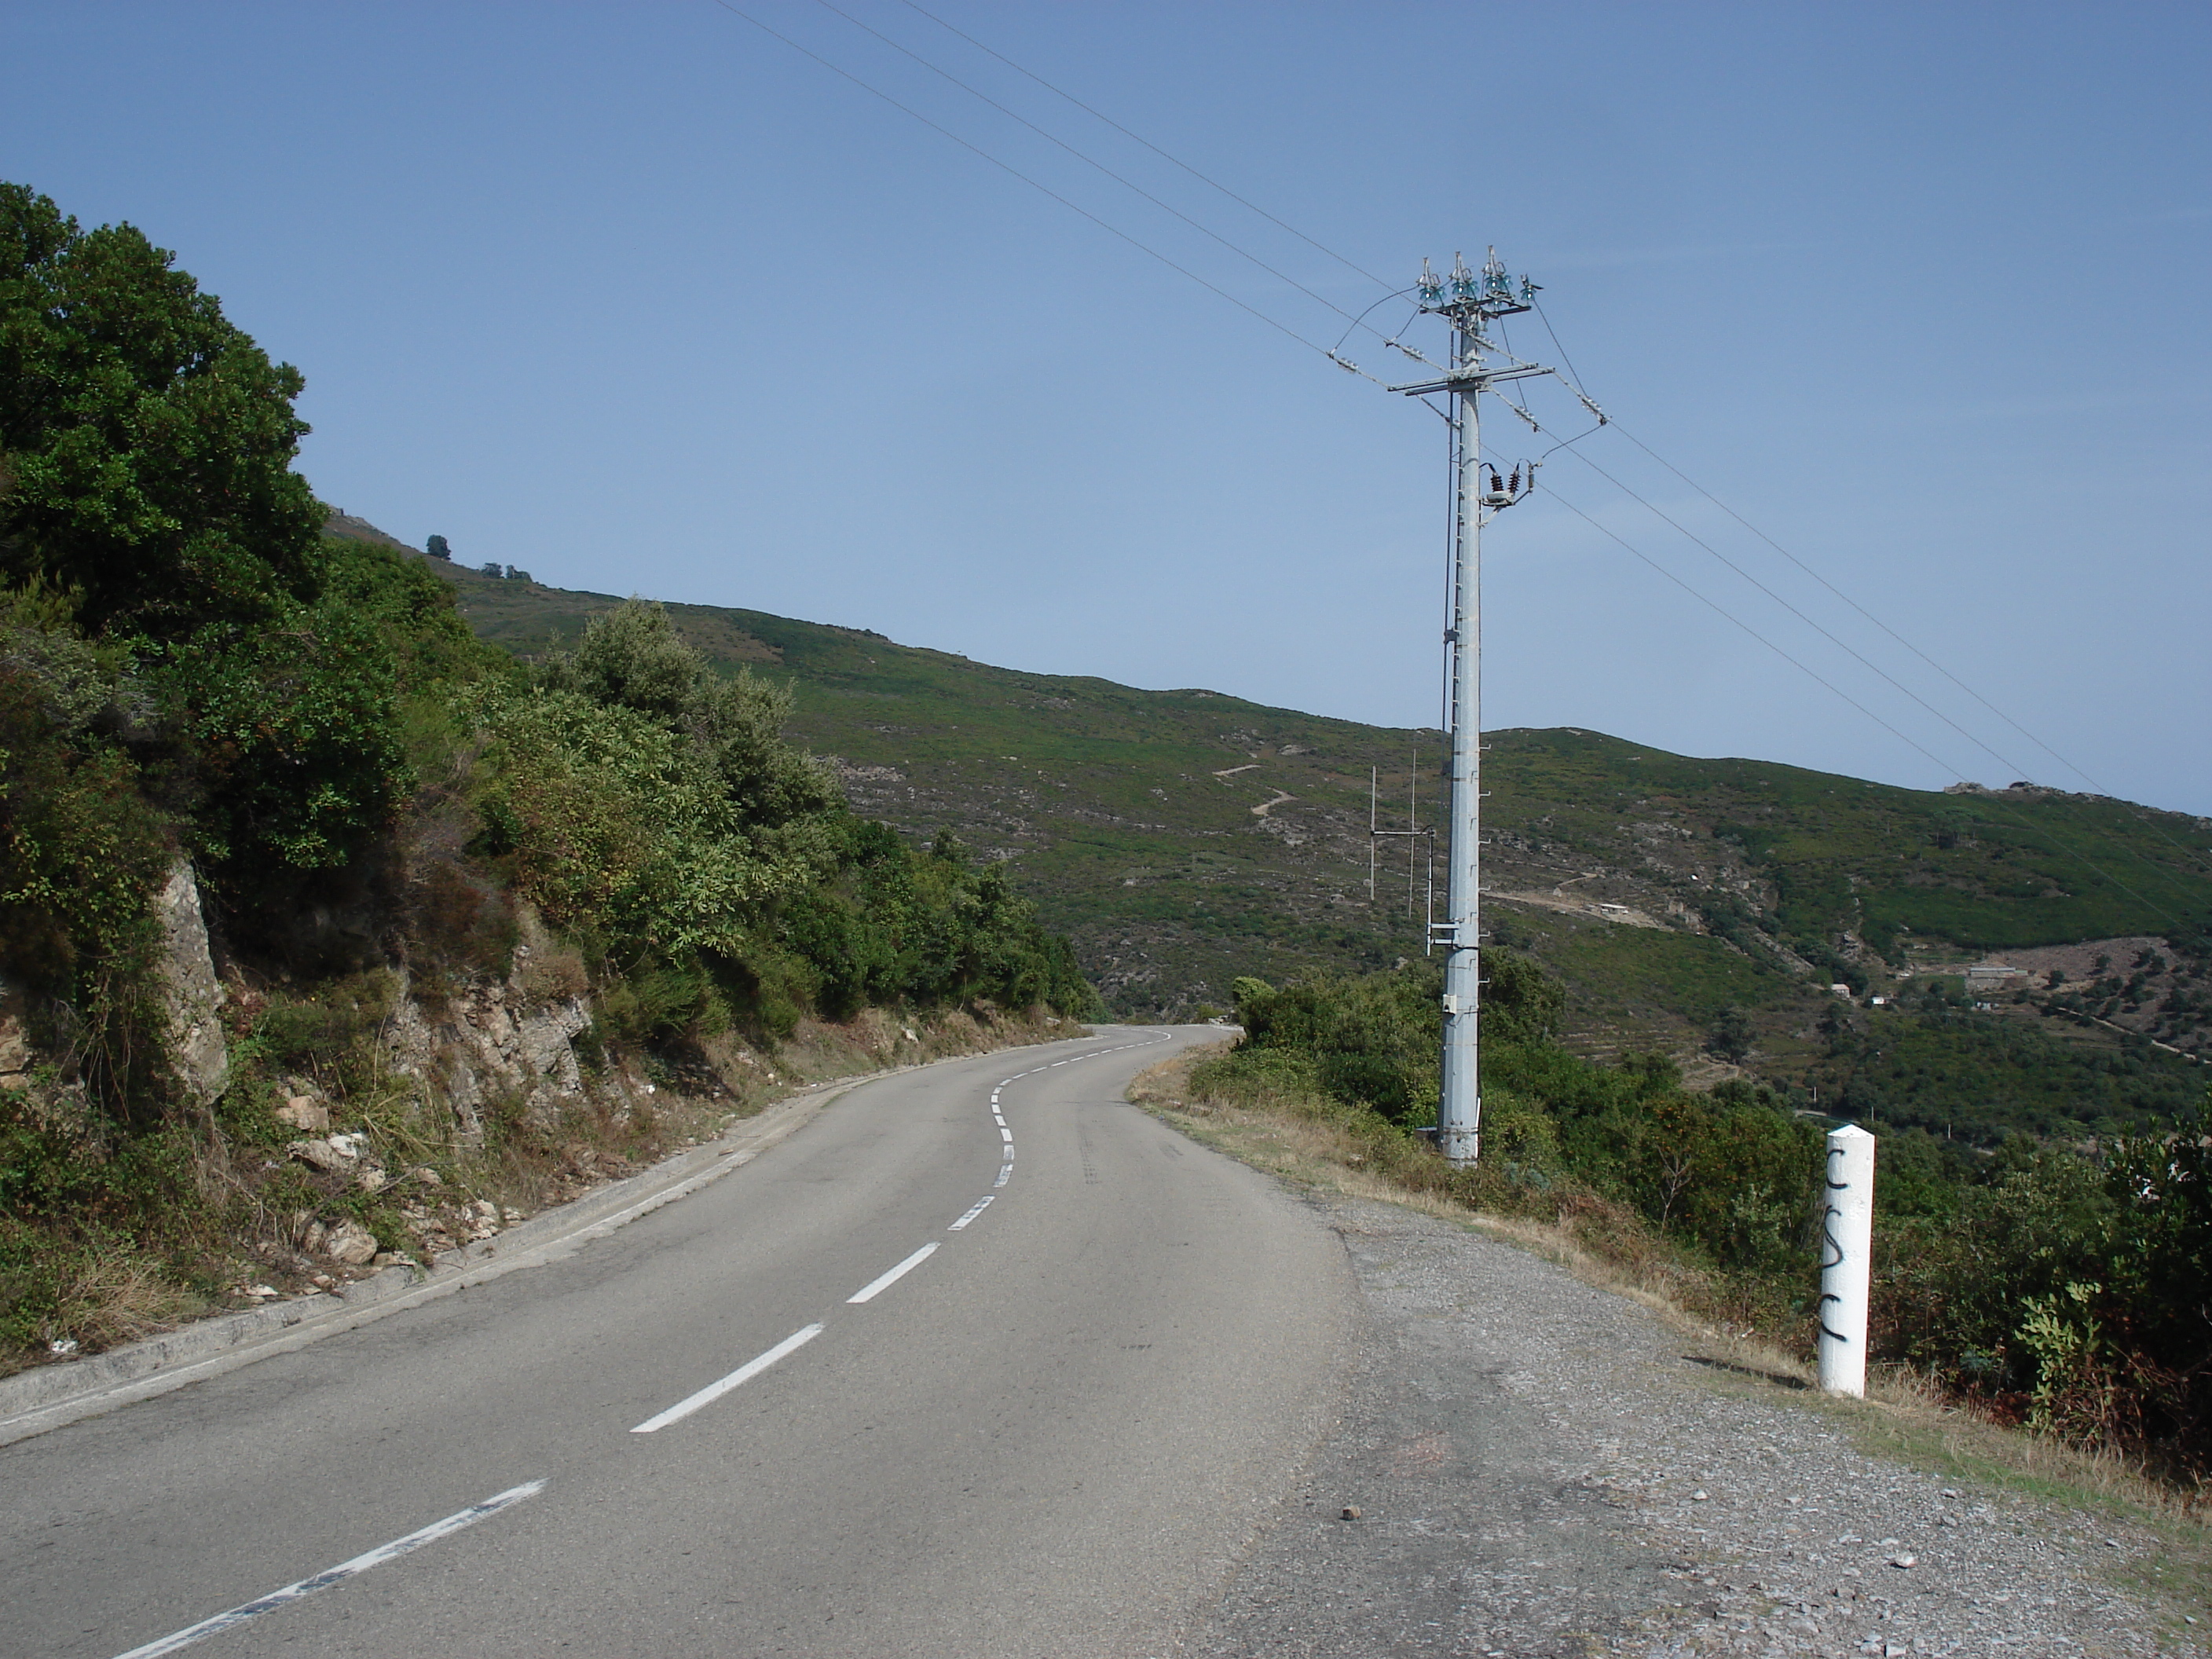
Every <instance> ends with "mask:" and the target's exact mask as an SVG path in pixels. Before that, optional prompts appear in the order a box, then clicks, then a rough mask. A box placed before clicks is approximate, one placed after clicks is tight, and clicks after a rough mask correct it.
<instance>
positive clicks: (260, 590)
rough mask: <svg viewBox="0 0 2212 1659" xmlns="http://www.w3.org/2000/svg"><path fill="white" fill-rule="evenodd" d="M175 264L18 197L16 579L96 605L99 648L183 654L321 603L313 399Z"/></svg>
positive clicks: (10, 401) (2, 307)
mask: <svg viewBox="0 0 2212 1659" xmlns="http://www.w3.org/2000/svg"><path fill="white" fill-rule="evenodd" d="M173 258H174V256H173V254H171V253H169V252H167V251H165V250H163V249H161V248H157V247H155V246H153V245H152V244H151V243H150V242H149V241H148V240H146V238H145V236H144V235H143V234H141V233H140V232H139V231H137V229H135V228H132V227H131V226H129V225H107V226H102V227H101V228H99V229H96V230H90V231H88V230H84V229H82V228H80V227H79V226H78V224H77V222H76V220H75V219H72V218H68V217H65V216H64V215H63V214H62V212H61V211H60V210H59V209H58V208H57V207H56V206H55V205H54V204H53V203H52V201H51V200H49V199H48V198H47V197H44V196H40V195H39V194H37V193H36V192H34V191H32V190H30V189H29V188H27V186H25V185H11V184H0V574H4V575H5V576H6V577H7V578H8V579H9V580H11V581H13V582H15V583H17V584H20V583H21V582H23V581H25V580H28V579H30V578H32V577H33V576H36V577H40V578H43V579H44V580H47V581H49V582H51V583H52V584H53V585H55V586H57V587H58V588H60V589H63V590H66V591H71V592H76V593H77V594H79V595H81V599H80V600H79V612H80V616H81V617H82V622H83V623H84V625H85V626H86V628H87V629H88V630H89V631H92V632H94V633H109V634H136V635H145V636H147V637H149V638H153V639H156V640H175V639H181V638H185V637H188V636H189V635H191V634H193V633H194V632H196V631H197V630H198V629H200V628H202V627H204V626H206V625H208V624H210V623H228V624H232V625H246V626H250V625H254V624H258V623H264V622H265V621H267V620H268V619H269V618H270V617H272V616H273V615H276V614H277V613H278V612H280V611H282V610H283V608H284V606H285V605H287V604H288V603H290V604H300V603H305V602H308V601H311V600H312V599H313V598H314V597H315V592H316V587H317V583H316V568H315V553H316V549H317V543H318V540H319V534H320V530H321V526H322V522H323V519H324V516H325V513H324V509H323V508H322V507H321V506H320V505H319V503H317V501H315V499H314V496H313V494H312V492H310V490H309V489H308V488H307V481H306V480H305V479H303V478H301V477H300V476H299V475H298V474H297V473H295V472H294V471H292V470H291V462H292V459H293V457H294V455H295V454H296V453H298V449H299V441H300V439H301V435H304V434H305V433H306V432H307V425H306V423H305V422H302V421H301V420H300V419H299V418H298V417H297V416H295V414H294V413H293V410H292V400H293V399H294V398H296V397H298V396H299V394H300V392H301V389H302V387H303V386H304V384H305V382H304V381H302V380H301V376H300V374H299V371H298V370H296V369H295V368H292V367H291V366H290V365H289V364H288V363H272V362H270V360H269V358H268V356H267V355H266V354H265V353H264V352H263V351H262V350H261V349H260V348H259V347H258V346H257V345H255V344H254V343H253V342H252V340H251V339H250V338H248V337H246V335H245V334H244V333H242V332H241V331H239V330H238V329H237V328H235V327H234V326H233V325H231V324H230V323H229V322H228V320H227V319H225V318H224V316H223V314H222V306H221V305H220V304H219V303H218V302H217V301H216V299H215V297H214V296H213V295H208V294H203V293H201V292H200V290H199V287H198V284H197V283H195V282H193V280H192V279H191V277H190V276H186V275H185V273H184V272H182V271H179V270H173V269H172V264H173Z"/></svg>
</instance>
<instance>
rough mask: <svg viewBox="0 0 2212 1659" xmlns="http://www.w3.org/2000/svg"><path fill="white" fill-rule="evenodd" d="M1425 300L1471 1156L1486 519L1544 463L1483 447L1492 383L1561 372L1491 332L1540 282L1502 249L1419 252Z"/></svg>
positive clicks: (1465, 1129)
mask: <svg viewBox="0 0 2212 1659" xmlns="http://www.w3.org/2000/svg"><path fill="white" fill-rule="evenodd" d="M1419 293H1420V304H1421V310H1422V311H1423V312H1425V313H1428V314H1430V315H1432V316H1437V317H1442V318H1444V319H1446V320H1448V321H1449V323H1450V324H1451V327H1452V348H1451V363H1450V368H1449V371H1448V372H1447V373H1446V374H1445V375H1444V377H1443V379H1442V380H1429V381H1424V382H1423V383H1421V384H1420V385H1418V386H1393V387H1391V388H1390V389H1391V390H1392V391H1393V392H1404V393H1406V394H1407V396H1409V397H1431V396H1434V395H1436V394H1437V393H1439V392H1441V393H1444V394H1447V395H1449V397H1450V398H1451V399H1452V403H1453V409H1452V432H1453V443H1452V472H1453V481H1454V482H1453V512H1452V550H1451V551H1452V580H1451V595H1450V622H1449V626H1448V627H1447V628H1446V629H1445V630H1444V650H1445V653H1446V659H1447V665H1448V669H1449V672H1448V675H1447V683H1448V684H1449V686H1450V693H1449V697H1450V702H1449V708H1447V709H1446V710H1445V712H1444V719H1445V725H1446V726H1447V728H1448V729H1449V732H1450V733H1451V777H1450V803H1449V817H1448V829H1447V835H1448V847H1449V851H1448V853H1447V854H1446V866H1445V867H1446V872H1447V873H1446V877H1445V886H1444V915H1443V919H1442V920H1441V921H1432V922H1431V924H1430V939H1431V944H1432V945H1437V946H1441V947H1442V948H1443V952H1444V987H1443V1026H1444V1042H1443V1097H1442V1098H1441V1099H1440V1100H1439V1102H1438V1103H1437V1148H1438V1149H1439V1150H1440V1151H1441V1152H1443V1155H1444V1156H1445V1157H1446V1158H1449V1159H1450V1160H1451V1161H1452V1162H1453V1163H1454V1164H1473V1163H1474V1161H1475V1159H1476V1158H1477V1157H1478V1156H1479V1155H1480V1152H1481V1146H1482V1134H1481V1128H1482V1087H1481V1070H1480V1052H1479V1048H1478V1046H1477V1036H1476V1018H1477V1013H1478V1010H1479V1008H1480V1003H1481V995H1482V951H1481V942H1482V935H1481V915H1480V911H1481V876H1482V848H1481V836H1482V530H1483V526H1485V525H1486V524H1488V523H1489V522H1490V520H1492V519H1493V518H1495V517H1497V515H1498V513H1501V512H1503V511H1504V509H1505V508H1507V507H1511V506H1513V505H1514V504H1515V503H1516V502H1517V501H1522V500H1523V499H1525V498H1526V496H1527V495H1528V492H1529V490H1530V489H1533V488H1534V484H1535V468H1534V465H1533V464H1529V463H1524V464H1522V465H1518V466H1515V467H1513V468H1512V469H1511V470H1510V474H1509V475H1507V476H1504V477H1501V476H1500V475H1499V473H1498V469H1497V468H1496V467H1495V466H1493V465H1490V463H1488V462H1487V461H1486V460H1485V459H1484V458H1483V454H1482V422H1481V410H1480V401H1481V397H1482V394H1483V393H1484V392H1487V391H1490V390H1492V388H1493V387H1495V386H1498V385H1499V384H1501V383H1503V382H1504V381H1508V380H1526V379H1528V378H1529V377H1530V376H1532V375H1537V374H1551V373H1552V372H1553V371H1552V370H1551V369H1549V368H1545V367H1543V366H1542V365H1541V364H1536V363H1529V362H1522V361H1521V360H1520V359H1519V358H1516V357H1515V356H1512V354H1511V353H1510V352H1507V351H1504V349H1501V348H1500V347H1499V346H1498V345H1497V344H1496V343H1493V342H1492V340H1491V338H1490V337H1489V334H1488V330H1489V329H1490V327H1491V325H1492V324H1494V323H1496V322H1497V321H1498V319H1500V318H1503V317H1510V316H1512V315H1514V314H1516V313H1519V312H1523V311H1527V310H1528V309H1529V308H1530V307H1531V305H1532V303H1533V302H1534V299H1535V295H1536V287H1535V284H1534V283H1531V282H1530V281H1529V280H1528V278H1527V277H1526V276H1523V277H1522V278H1521V281H1520V285H1519V287H1518V288H1517V289H1516V287H1515V285H1514V283H1513V282H1512V280H1511V279H1510V277H1509V276H1507V275H1506V272H1505V267H1504V264H1501V263H1500V262H1499V260H1498V250H1497V249H1495V248H1492V250H1491V251H1490V258H1489V259H1488V260H1487V261H1486V263H1485V264H1484V265H1483V267H1482V269H1481V270H1468V268H1467V261H1466V260H1465V259H1463V258H1457V257H1455V258H1454V259H1453V261H1452V270H1451V274H1450V275H1449V276H1437V274H1436V272H1435V271H1434V270H1431V269H1430V267H1429V263H1428V261H1427V260H1425V259H1424V260H1423V261H1422V262H1421V278H1420V284H1419Z"/></svg>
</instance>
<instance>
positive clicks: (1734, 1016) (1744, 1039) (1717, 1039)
mask: <svg viewBox="0 0 2212 1659" xmlns="http://www.w3.org/2000/svg"><path fill="white" fill-rule="evenodd" d="M1752 1035H1753V1034H1752V1029H1751V1016H1750V1015H1748V1014H1747V1013H1745V1012H1744V1011H1743V1010H1742V1009H1741V1008H1739V1007H1737V1006H1735V1004H1734V1003H1730V1004H1729V1006H1727V1007H1725V1008H1723V1009H1722V1010H1721V1011H1720V1012H1719V1013H1717V1014H1716V1015H1715V1016H1714V1017H1713V1023H1712V1024H1711V1027H1710V1028H1708V1030H1707V1033H1706V1037H1705V1047H1706V1048H1710V1049H1711V1050H1712V1052H1713V1053H1714V1054H1717V1055H1719V1056H1720V1057H1721V1058H1722V1059H1723V1060H1728V1061H1729V1062H1730V1063H1731V1064H1737V1063H1741V1060H1743V1057H1744V1056H1745V1055H1746V1054H1749V1053H1750V1052H1751V1042H1752Z"/></svg>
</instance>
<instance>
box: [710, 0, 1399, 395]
mask: <svg viewBox="0 0 2212 1659" xmlns="http://www.w3.org/2000/svg"><path fill="white" fill-rule="evenodd" d="M714 3H715V4H716V5H718V6H720V8H721V9H723V10H724V11H726V12H728V13H729V14H730V15H732V17H739V18H743V19H744V21H746V22H748V23H750V24H751V25H752V26H753V27H755V28H757V29H758V30H759V31H760V32H761V33H763V34H765V35H768V36H769V37H770V38H771V39H774V40H781V42H782V43H783V44H784V45H785V46H789V47H790V48H791V49H792V50H793V52H797V53H799V56H801V57H802V58H811V59H813V60H814V62H816V63H817V64H821V65H822V67H823V69H826V70H829V72H830V73H831V74H832V75H835V76H839V77H840V78H841V79H843V80H847V81H850V82H852V83H853V84H854V86H856V87H858V88H860V90H861V91H863V92H865V93H866V94H869V95H870V96H871V97H874V98H879V99H881V100H883V101H884V103H886V104H889V105H890V106H891V107H892V108H893V109H895V110H896V111H898V112H899V113H900V114H902V115H907V116H911V117H912V118H914V119H915V120H917V121H919V122H921V125H924V126H926V127H927V128H928V129H929V130H930V131H932V132H934V133H937V134H939V135H940V136H941V137H946V138H949V139H951V141H952V142H953V143H956V144H957V145H959V146H960V148H961V149H964V150H967V151H969V153H970V154H972V155H978V156H981V158H982V159H983V160H984V161H988V162H989V163H990V164H991V165H992V166H993V167H996V168H998V169H999V171H1000V172H1001V173H1005V174H1006V175H1007V176H1008V177H1009V178H1012V179H1019V180H1021V182H1022V183H1024V184H1025V185H1028V186H1029V187H1030V189H1031V190H1034V191H1036V192H1037V193H1038V194H1039V195H1042V196H1049V197H1051V198H1052V199H1053V200H1054V201H1055V202H1057V203H1059V204H1060V205H1061V206H1062V207H1064V208H1066V209H1067V210H1069V211H1070V212H1072V213H1079V214H1081V215H1082V216H1084V217H1085V218H1086V219H1088V220H1089V221H1091V223H1092V224H1094V225H1096V226H1097V227H1098V228H1099V229H1101V230H1103V231H1104V232H1106V233H1107V234H1109V235H1110V236H1115V237H1118V238H1120V239H1121V240H1122V241H1125V242H1127V244H1128V245H1129V246H1131V247H1133V248H1135V249H1136V250H1137V251H1138V252H1139V253H1146V254H1149V255H1151V256H1152V258H1155V259H1157V260H1158V261H1159V262H1160V263H1161V264H1164V265H1165V266H1166V267H1167V268H1168V269H1169V270H1172V271H1174V272H1176V274H1177V275H1178V276H1188V277H1189V278H1190V280H1191V281H1192V282H1194V283H1197V284H1198V285H1199V286H1200V288H1202V289H1206V291H1207V292H1208V293H1210V294H1213V295H1218V296H1219V297H1220V298H1222V299H1224V300H1226V301H1229V303H1230V304H1231V305H1232V306H1235V307H1237V309H1238V310H1239V311H1242V312H1245V313H1249V314H1250V315H1251V316H1253V317H1255V318H1257V319H1259V320H1260V321H1261V322H1263V323H1265V324H1266V325H1267V326H1268V327H1269V328H1272V329H1273V330H1274V331H1276V332H1277V333H1278V334H1285V335H1288V336H1289V337H1291V339H1293V340H1296V341H1297V343H1299V344H1300V345H1302V346H1304V347H1305V348H1306V349H1307V350H1309V351H1313V352H1317V353H1319V354H1320V355H1321V356H1324V357H1326V358H1328V360H1329V361H1330V362H1333V363H1334V364H1335V365H1336V366H1337V367H1338V368H1341V369H1344V370H1346V372H1347V373H1350V374H1357V375H1358V376H1359V378H1360V379H1361V380H1373V381H1374V382H1375V384H1376V385H1377V386H1381V385H1382V384H1383V382H1382V381H1381V380H1379V379H1377V378H1376V376H1375V375H1372V374H1369V373H1368V372H1367V371H1366V370H1365V369H1364V368H1360V367H1359V365H1358V364H1357V363H1354V362H1351V361H1350V360H1348V359H1346V358H1344V357H1340V356H1337V354H1336V353H1334V352H1333V351H1331V350H1330V349H1328V347H1327V346H1325V345H1322V344H1320V343H1318V342H1316V341H1313V340H1309V339H1308V338H1306V337H1305V336H1304V335H1303V334H1301V333H1299V332H1298V331H1297V330H1296V329H1294V328H1292V327H1291V326H1290V325H1289V324H1287V323H1279V322H1277V321H1276V320H1275V319H1273V317H1270V316H1269V315H1268V314H1267V313H1266V312H1264V311H1262V310H1261V309H1260V308H1259V307H1257V306H1255V305H1251V304H1249V303H1247V302H1246V301H1243V300H1240V299H1238V298H1237V296H1236V295H1233V294H1231V292H1230V291H1229V290H1228V289H1225V288H1223V287H1220V286H1219V285H1218V284H1217V283H1210V282H1208V281H1206V278H1205V277H1203V276H1200V275H1199V274H1198V273H1197V272H1196V271H1194V270H1191V269H1190V268H1189V267H1188V265H1182V264H1177V263H1176V261H1175V260H1173V259H1170V258H1168V256H1167V255H1166V254H1164V253H1163V252H1160V251H1159V250H1158V248H1156V247H1152V246H1148V245H1146V243H1144V242H1140V241H1139V240H1137V239H1136V238H1135V237H1134V236H1132V235H1131V234H1129V233H1128V232H1127V231H1126V230H1123V229H1122V228H1121V227H1120V226H1118V225H1115V224H1111V223H1109V222H1107V221H1106V220H1104V219H1102V218H1100V217H1099V216H1097V214H1095V213H1093V212H1092V211H1091V210H1090V209H1089V208H1086V207H1085V206H1083V205H1082V204H1080V203H1078V202H1073V201H1070V200H1069V199H1068V198H1067V197H1065V196H1063V195H1061V194H1060V192H1059V191H1056V190H1054V189H1053V188H1052V186H1051V185H1047V184H1043V183H1041V182H1040V181H1039V180H1037V179H1032V178H1031V177H1030V175H1029V174H1028V173H1024V172H1023V171H1022V170H1021V169H1020V168H1019V167H1015V166H1014V165H1013V164H1012V162H1009V161H1000V159H999V158H998V157H997V156H995V155H992V154H991V152H990V151H989V150H987V149H984V148H983V147H982V146H981V144H978V143H973V142H971V141H970V140H969V139H966V138H963V137H961V136H960V135H959V134H958V133H957V132H955V131H952V129H951V128H950V127H947V126H942V125H939V124H938V123H937V122H935V121H933V120H931V119H930V118H929V117H927V115H924V114H923V113H922V112H921V111H920V110H918V109H915V107H914V106H912V105H910V104H902V103H901V102H900V101H899V100H897V99H896V98H894V97H892V96H891V95H890V94H889V93H887V92H885V91H884V89H883V88H881V87H878V86H874V85H872V84H871V83H870V82H866V81H863V80H862V79H861V78H860V76H857V75H855V74H854V73H853V72H852V71H851V70H848V69H844V68H842V67H841V66H840V65H838V64H834V63H832V62H830V60H829V59H828V58H824V57H823V55H822V54H821V53H820V52H816V51H814V50H813V49H812V48H811V47H809V46H801V45H800V44H799V42H798V41H796V40H793V39H792V38H791V37H790V36H789V35H787V34H785V33H782V32H781V31H780V30H777V29H774V28H770V27H769V26H768V25H767V24H766V23H763V22H762V21H761V20H760V19H759V18H757V17H756V16H754V15H752V14H751V13H750V12H748V11H744V10H741V9H739V8H738V7H737V6H734V5H732V4H731V3H730V0H714Z"/></svg>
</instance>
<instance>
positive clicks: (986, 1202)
mask: <svg viewBox="0 0 2212 1659" xmlns="http://www.w3.org/2000/svg"><path fill="white" fill-rule="evenodd" d="M990 1207H991V1200H990V1196H989V1195H988V1194H985V1195H984V1196H983V1197H981V1198H979V1199H977V1200H975V1208H974V1209H972V1210H970V1211H969V1212H968V1213H967V1214H966V1215H963V1216H962V1217H961V1218H960V1219H959V1220H957V1221H956V1222H954V1223H953V1224H952V1225H951V1226H950V1227H947V1228H946V1229H945V1231H946V1232H948V1233H957V1232H958V1231H960V1230H961V1229H962V1228H963V1227H964V1226H966V1225H968V1224H969V1222H971V1221H973V1220H974V1219H975V1218H976V1217H977V1216H979V1215H981V1214H982V1213H983V1212H984V1211H986V1210H987V1209H989V1208H990Z"/></svg>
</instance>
